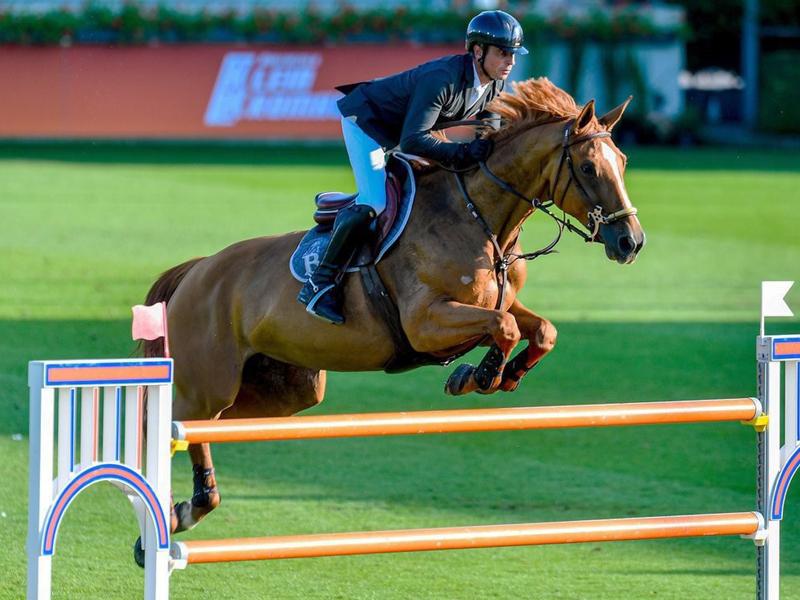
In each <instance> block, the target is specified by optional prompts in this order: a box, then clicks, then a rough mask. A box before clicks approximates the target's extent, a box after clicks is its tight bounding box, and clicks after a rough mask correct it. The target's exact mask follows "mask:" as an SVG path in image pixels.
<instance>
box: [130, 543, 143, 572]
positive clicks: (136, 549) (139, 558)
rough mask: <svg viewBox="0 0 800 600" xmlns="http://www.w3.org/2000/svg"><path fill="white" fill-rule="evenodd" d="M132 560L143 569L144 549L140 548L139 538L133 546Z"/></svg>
mask: <svg viewBox="0 0 800 600" xmlns="http://www.w3.org/2000/svg"><path fill="white" fill-rule="evenodd" d="M133 560H135V561H136V564H137V565H139V566H140V567H141V568H143V569H144V548H142V538H141V537H138V538H136V543H135V544H134V545H133Z"/></svg>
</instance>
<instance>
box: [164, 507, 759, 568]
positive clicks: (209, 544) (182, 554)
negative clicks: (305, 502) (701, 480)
mask: <svg viewBox="0 0 800 600" xmlns="http://www.w3.org/2000/svg"><path fill="white" fill-rule="evenodd" d="M760 523H761V517H760V515H759V514H758V513H754V512H742V513H720V514H709V515H686V516H670V517H643V518H634V519H602V520H592V521H563V522H555V523H527V524H519V525H483V526H478V527H442V528H437V529H400V530H396V531H367V532H362V533H325V534H314V535H295V536H280V537H262V538H233V539H227V540H207V541H190V542H176V543H175V544H174V547H173V558H176V559H179V560H186V561H187V562H188V563H212V562H230V561H244V560H273V559H281V558H314V557H319V556H345V555H351V554H379V553H385V552H420V551H428V550H458V549H462V548H491V547H498V546H536V545H543V544H573V543H578V542H615V541H624V540H648V539H658V538H679V537H700V536H710V535H751V534H753V533H755V532H756V531H757V530H758V528H759V525H760Z"/></svg>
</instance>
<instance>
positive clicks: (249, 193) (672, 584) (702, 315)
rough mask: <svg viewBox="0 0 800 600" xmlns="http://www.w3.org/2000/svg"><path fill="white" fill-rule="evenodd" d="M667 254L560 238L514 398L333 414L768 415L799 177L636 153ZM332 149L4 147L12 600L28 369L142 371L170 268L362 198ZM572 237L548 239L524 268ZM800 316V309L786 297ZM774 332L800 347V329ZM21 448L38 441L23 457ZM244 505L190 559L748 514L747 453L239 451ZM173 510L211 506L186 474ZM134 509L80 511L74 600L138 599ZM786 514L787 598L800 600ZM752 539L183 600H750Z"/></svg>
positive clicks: (549, 441) (471, 561) (747, 449)
mask: <svg viewBox="0 0 800 600" xmlns="http://www.w3.org/2000/svg"><path fill="white" fill-rule="evenodd" d="M628 154H629V155H630V167H629V173H628V176H627V182H628V187H629V192H630V195H631V198H632V199H633V200H634V203H635V204H636V205H637V206H638V207H639V209H640V217H641V220H642V224H643V226H644V227H645V229H646V231H647V234H648V246H647V248H646V249H645V250H644V252H643V253H642V255H641V257H640V260H638V261H637V262H636V263H635V264H634V265H633V266H629V267H621V266H619V265H616V264H614V263H611V262H609V261H608V260H607V259H605V257H604V255H603V252H602V250H601V249H600V248H599V247H586V246H585V245H584V244H583V243H582V242H580V241H579V240H578V239H573V238H571V237H570V238H565V239H564V241H563V242H562V244H561V245H560V246H559V250H560V253H559V254H558V255H555V256H550V257H546V258H542V259H540V260H538V261H537V262H535V263H534V264H533V265H531V270H530V276H529V283H528V285H527V287H526V289H525V291H524V293H523V300H524V301H525V302H526V303H527V304H528V305H529V306H531V307H532V308H534V310H536V311H537V312H540V313H541V314H543V315H545V316H548V317H549V318H551V319H552V320H553V321H554V322H555V323H556V326H557V327H558V328H559V332H560V338H559V344H558V347H557V349H556V351H555V352H554V353H553V354H552V355H551V356H550V357H548V358H547V360H546V361H545V362H543V363H542V364H541V365H540V366H539V367H537V370H536V371H535V372H534V373H532V374H531V376H530V378H529V379H528V380H526V382H525V383H524V384H523V385H522V387H521V389H520V391H518V392H517V393H516V394H513V395H502V396H493V397H480V396H474V397H466V398H459V399H453V398H449V397H445V396H444V395H442V393H441V387H442V383H443V381H444V379H445V378H446V376H447V373H448V372H449V370H450V369H448V370H443V369H436V368H426V369H421V370H418V371H414V372H411V373H407V374H404V375H398V376H391V377H389V376H386V375H383V374H380V373H374V374H373V373H370V374H339V373H334V374H332V375H331V376H330V379H329V386H328V390H329V393H328V396H327V398H326V401H325V403H323V405H322V406H320V407H319V408H317V409H314V412H320V413H322V412H328V413H337V412H366V411H377V410H421V409H434V408H446V407H478V406H506V405H507V406H512V405H520V406H521V405H545V404H562V403H563V404H577V403H589V402H604V401H605V402H626V401H635V400H667V399H689V398H704V397H705V398H712V397H726V396H731V395H736V396H738V395H751V394H753V393H754V392H755V390H754V387H755V365H754V357H753V346H754V336H755V335H756V333H757V318H758V303H759V282H760V281H761V280H762V279H798V280H800V266H799V265H800V263H799V262H798V258H800V242H798V239H797V227H798V217H797V214H798V213H797V207H798V201H800V195H798V191H797V190H798V189H800V154H798V153H786V152H783V153H773V152H753V151H748V152H735V151H719V150H688V151H687V150H683V151H674V150H650V149H638V148H634V149H630V150H629V152H628ZM351 187H352V180H351V176H350V174H349V171H348V169H347V167H346V164H345V157H344V154H343V152H342V151H341V150H340V149H339V148H337V147H330V148H321V149H319V148H315V149H309V148H277V149H270V148H263V147H257V146H253V147H224V146H221V147H213V148H208V147H206V148H192V147H172V148H165V147H156V146H154V147H146V146H144V147H141V146H140V147H137V146H126V145H97V144H84V145H72V146H63V145H30V146H25V145H10V146H9V145H7V146H0V210H1V211H2V212H0V214H2V219H0V279H1V280H2V282H3V285H2V286H0V350H2V351H0V383H2V386H0V407H2V408H3V415H4V418H3V419H2V420H0V456H2V457H3V460H2V461H0V481H3V482H4V484H3V486H2V487H0V544H2V546H3V547H4V548H6V549H7V551H6V554H5V556H4V557H3V559H2V560H0V564H2V566H3V567H4V568H3V577H1V578H0V598H3V599H5V598H19V597H22V595H23V591H22V590H23V589H24V583H25V552H24V538H25V534H26V528H27V491H26V490H27V483H26V482H27V443H26V442H27V435H26V433H27V390H26V372H25V369H26V362H27V361H28V360H31V359H42V358H80V357H84V358H85V357H117V356H127V355H129V354H130V353H131V352H132V349H133V345H132V343H131V342H130V341H129V340H128V338H127V336H128V332H129V320H128V315H129V307H130V306H131V305H132V304H135V303H138V302H140V301H141V299H142V297H143V296H144V293H145V291H146V289H147V288H148V286H149V284H150V282H151V281H152V280H153V278H154V277H155V276H156V275H157V274H158V273H159V272H160V271H162V270H163V269H165V268H167V267H169V266H171V265H173V264H175V263H177V262H179V261H182V260H184V259H186V258H189V257H191V256H196V255H203V254H208V253H212V252H215V251H216V250H218V249H220V248H221V247H223V246H225V245H227V244H229V243H231V242H233V241H235V240H238V239H242V238H246V237H250V236H256V235H262V234H271V233H278V232H282V231H288V230H293V229H300V228H305V227H307V226H308V224H309V222H310V215H311V212H312V202H311V201H312V196H313V194H314V192H316V191H319V190H322V189H335V188H339V189H350V188H351ZM551 235H552V226H551V225H550V224H549V223H548V222H547V221H546V220H545V219H542V218H540V217H535V218H534V219H533V220H532V222H531V223H530V224H529V225H528V226H526V229H525V234H524V236H525V237H524V241H525V247H526V249H532V248H534V247H536V246H537V245H544V244H545V243H546V242H547V241H549V239H550V236H551ZM789 300H790V302H793V303H794V306H795V308H796V309H797V308H800V290H797V289H796V290H793V292H792V294H790V297H789ZM769 329H770V331H774V332H800V323H799V322H798V320H796V319H783V320H777V319H776V320H773V321H771V322H770V325H769ZM18 434H22V435H23V437H22V439H19V435H18ZM215 458H216V466H217V472H218V476H219V480H220V486H221V491H222V497H223V504H222V506H221V507H220V509H219V510H218V511H216V512H215V513H214V514H213V515H212V516H210V517H209V518H208V519H207V520H206V521H205V522H204V523H203V524H202V525H201V526H200V527H198V529H197V530H196V531H194V532H191V533H190V534H188V535H186V536H185V538H188V539H191V538H194V539H208V538H218V537H230V536H260V535H269V534H290V533H306V532H328V531H347V530H354V531H355V530H362V529H365V530H368V529H383V528H406V527H432V526H447V525H466V524H488V523H504V522H529V521H530V522H533V521H546V520H561V519H583V518H601V517H623V516H637V515H643V516H644V515H656V514H683V513H694V512H698V513H699V512H722V511H740V510H750V509H752V508H753V504H754V500H753V496H754V482H753V479H754V474H753V473H754V471H753V469H754V464H755V444H754V436H753V434H752V431H749V430H748V429H747V428H744V427H740V426H738V425H733V424H709V425H686V426H667V427H656V428H644V427H641V428H640V427H637V428H618V429H608V430H604V429H598V430H572V431H550V432H516V433H492V434H473V435H467V434H463V435H462V434H454V435H446V436H421V437H397V438H386V439H357V440H337V441H310V442H289V443H278V444H246V445H227V446H220V447H218V448H216V450H215ZM174 465H175V469H174V471H175V472H174V477H173V481H174V489H175V494H176V497H180V498H183V497H185V496H187V495H188V494H189V493H190V485H191V482H190V476H189V466H188V464H187V461H186V458H185V457H178V458H176V460H175V462H174ZM126 504H127V501H126V500H125V499H124V497H123V496H122V495H121V494H119V493H118V492H117V491H116V490H114V489H113V488H110V486H98V487H97V488H95V489H92V490H91V491H89V492H87V493H86V494H85V495H82V496H81V497H79V498H78V500H77V501H76V502H75V503H74V505H73V506H72V507H71V508H70V510H69V512H68V513H67V516H66V518H65V521H64V523H63V526H62V528H61V530H60V535H59V539H58V546H57V551H56V558H55V560H54V598H76V597H83V598H103V599H106V598H132V597H139V596H140V595H141V589H142V581H143V579H142V572H141V571H140V570H139V569H138V568H136V567H135V565H134V564H133V561H132V560H131V552H130V546H131V544H132V542H133V540H134V539H135V537H136V535H137V533H136V526H135V524H134V519H133V518H132V511H131V510H130V508H128V507H127V506H126ZM797 508H798V495H797V493H796V491H794V492H791V493H790V494H789V500H788V504H787V510H786V513H787V519H786V522H785V527H784V535H783V540H782V544H783V549H784V557H783V559H784V560H783V574H784V579H783V597H784V598H790V599H791V598H795V599H797V598H800V553H798V552H797V551H796V548H797V545H798V542H800V525H798V520H797V519H796V516H797V512H798V511H797ZM753 557H754V551H753V547H752V544H751V543H750V542H748V541H743V540H739V539H736V538H717V539H713V538H711V539H688V540H670V541H662V542H634V543H617V544H584V545H575V546H549V547H539V548H516V549H491V550H472V551H460V552H441V553H421V554H398V555H392V556H372V557H350V558H325V559H315V560H308V561H283V562H280V561H276V562H269V563H258V562H256V563H239V564H229V565H214V566H197V567H194V568H190V569H189V570H187V571H184V572H178V573H176V574H174V576H173V577H172V582H171V585H172V589H173V594H174V597H176V598H184V597H192V596H195V595H201V596H203V597H204V596H207V595H212V596H219V595H223V594H224V595H226V596H227V597H230V598H248V599H249V598H266V597H274V598H347V599H350V598H359V599H372V598H404V599H405V598H515V597H534V598H543V599H551V598H552V599H556V598H559V599H560V598H591V599H604V600H605V599H608V600H610V599H617V598H655V597H657V598H662V599H665V598H676V599H678V598H680V599H685V598H693V599H694V598H697V599H705V598H709V599H712V598H713V599H717V598H725V599H739V598H741V599H744V598H752V597H753V589H754V577H753V571H754V561H753Z"/></svg>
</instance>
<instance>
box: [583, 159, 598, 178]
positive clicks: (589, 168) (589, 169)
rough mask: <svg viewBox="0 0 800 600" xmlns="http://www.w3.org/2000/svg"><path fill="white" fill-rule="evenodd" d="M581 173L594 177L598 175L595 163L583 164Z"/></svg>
mask: <svg viewBox="0 0 800 600" xmlns="http://www.w3.org/2000/svg"><path fill="white" fill-rule="evenodd" d="M581 173H583V174H584V175H589V176H590V177H594V176H595V175H596V173H595V170H594V165H593V164H592V163H590V162H585V163H583V164H582V165H581Z"/></svg>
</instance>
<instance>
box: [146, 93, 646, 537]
mask: <svg viewBox="0 0 800 600" xmlns="http://www.w3.org/2000/svg"><path fill="white" fill-rule="evenodd" d="M513 87H514V93H504V94H501V95H500V96H499V97H498V98H497V99H495V100H494V101H493V103H492V105H491V106H490V107H489V109H490V110H491V111H493V112H495V113H498V114H499V115H500V116H501V119H502V121H501V125H500V127H499V128H497V129H487V130H485V131H483V132H482V133H481V135H484V136H486V137H487V138H489V139H491V140H492V142H493V144H494V151H493V152H492V154H491V156H490V157H489V158H488V160H487V161H486V162H485V163H483V164H481V165H480V168H478V169H472V170H468V171H466V172H463V173H457V174H455V175H454V174H452V173H451V172H448V171H447V170H445V169H442V168H433V169H428V170H427V171H424V172H420V173H418V174H417V175H416V185H417V197H416V201H415V204H414V207H413V211H412V213H411V215H410V218H409V220H408V223H407V226H406V229H405V231H404V232H403V234H402V236H401V237H400V239H399V240H398V242H397V244H396V246H395V247H394V248H393V249H392V250H391V252H389V253H388V254H387V255H386V256H385V257H384V258H383V260H382V261H381V262H380V263H379V264H378V265H377V271H378V273H379V275H380V277H381V278H382V279H383V281H384V283H385V288H386V290H388V294H389V295H390V296H391V297H392V298H393V299H394V301H395V304H396V307H397V313H398V314H399V320H400V323H401V326H402V329H403V332H404V334H405V336H406V338H407V340H408V342H409V343H410V346H411V347H412V348H413V350H414V351H416V352H418V353H425V355H427V356H429V357H432V358H433V359H436V360H438V359H441V361H445V360H447V359H449V358H452V357H453V356H458V355H461V354H463V353H464V352H466V351H468V350H470V349H472V348H473V347H475V346H476V345H478V344H482V345H491V350H490V351H489V353H488V354H487V356H486V358H485V359H484V360H483V361H482V363H481V364H480V365H479V366H478V367H473V366H472V365H461V366H460V367H459V368H458V369H456V371H455V372H454V373H453V375H452V376H451V377H450V379H449V380H448V383H447V387H446V391H447V392H448V393H451V394H464V393H468V392H472V391H478V392H481V393H484V394H491V393H494V392H497V391H513V390H514V389H516V388H517V386H518V385H519V382H520V380H521V378H522V377H523V376H524V375H525V374H526V373H527V372H528V371H530V369H531V368H533V367H534V366H535V365H536V364H537V363H538V362H539V361H540V360H541V359H542V358H543V357H544V356H545V355H546V354H547V353H549V352H550V351H551V350H552V349H553V347H554V345H555V342H556V335H557V334H556V329H555V327H554V326H553V324H552V323H551V322H550V321H549V320H547V319H546V318H544V317H542V316H540V315H538V314H536V313H535V312H533V311H531V310H530V309H529V308H527V307H526V306H524V305H523V304H522V302H520V300H519V298H518V297H517V292H518V290H520V289H521V288H522V286H523V285H524V284H525V278H526V262H525V260H521V259H519V260H517V259H518V258H520V257H523V256H524V255H522V249H521V247H520V244H519V240H518V238H519V233H520V228H521V226H522V224H523V223H524V222H525V220H526V219H527V218H528V217H530V216H531V214H533V213H534V212H535V211H536V209H541V210H542V211H547V213H548V214H549V215H550V216H552V217H553V218H555V219H557V220H558V221H559V223H560V225H559V226H560V227H562V228H563V227H564V226H567V227H569V228H571V229H573V230H575V231H581V232H582V230H579V229H578V228H577V227H576V226H575V225H573V224H572V223H571V222H569V221H567V220H565V219H566V218H567V217H566V215H567V214H568V215H571V216H572V217H573V218H574V219H576V220H577V221H579V222H581V223H582V224H583V225H584V226H586V227H587V228H588V231H589V232H590V233H582V235H583V236H584V237H585V238H586V239H587V240H589V241H596V242H600V243H602V244H603V246H604V247H605V252H606V254H607V256H608V258H610V259H612V260H615V261H617V262H619V263H622V264H628V263H631V262H633V261H634V259H635V258H636V256H637V254H638V253H639V251H640V250H641V249H642V247H643V246H644V244H645V235H644V232H643V230H642V227H641V225H640V223H639V220H638V218H637V216H636V210H635V209H634V208H633V207H632V205H631V202H630V200H629V198H628V195H627V192H626V190H625V185H624V181H623V173H624V171H625V166H626V161H627V159H626V157H625V155H624V154H622V152H621V151H620V150H619V149H618V148H617V147H616V145H615V144H614V142H613V141H612V139H611V137H610V132H611V130H612V128H613V127H614V125H615V124H616V123H617V122H618V121H619V119H620V118H621V116H622V114H623V112H624V111H625V108H626V107H627V105H628V102H629V101H630V98H629V99H628V100H627V101H625V102H624V103H622V104H621V105H619V106H618V107H616V108H614V109H613V110H611V111H609V112H608V113H606V114H604V115H602V116H600V117H598V116H596V115H595V108H594V101H593V100H592V101H590V102H588V103H587V104H586V105H584V106H582V107H579V106H578V105H577V104H576V102H575V100H574V99H573V98H572V96H570V95H569V94H568V93H567V92H565V91H564V90H562V89H560V88H558V87H557V86H555V85H554V84H552V83H551V82H550V81H548V80H547V79H546V78H539V79H530V80H527V81H524V82H518V83H516V84H515V85H514V86H513ZM540 198H545V199H547V201H541V200H539V199H540ZM465 205H466V206H468V207H470V209H469V210H468V209H467V208H465ZM548 206H555V207H556V208H558V209H560V210H562V211H563V212H564V217H563V218H562V217H558V216H556V215H555V214H554V213H553V212H551V211H549V210H548ZM304 233H305V232H294V233H287V234H284V235H277V236H270V237H259V238H256V239H250V240H245V241H241V242H238V243H235V244H233V245H231V246H229V247H227V248H225V249H223V250H221V251H220V252H219V253H217V254H215V255H213V256H209V257H204V258H195V259H193V260H189V261H187V262H184V263H183V264H180V265H177V266H175V267H173V268H171V269H169V270H168V271H166V272H165V273H163V274H162V275H161V276H160V277H159V279H158V280H157V281H156V282H155V283H154V284H153V286H152V288H151V289H150V291H149V293H148V295H147V299H146V302H147V304H154V303H156V302H161V301H165V302H166V303H167V315H168V319H167V320H168V327H169V338H170V340H171V346H172V352H173V355H172V358H173V359H174V361H175V371H174V372H175V399H174V405H173V407H174V408H173V415H174V418H175V419H176V420H193V419H219V418H223V419H224V418H244V417H273V416H274V417H278V416H289V415H293V414H295V413H297V412H299V411H301V410H304V409H307V408H310V407H312V406H315V405H317V404H319V403H320V402H322V399H323V397H324V394H325V383H326V371H328V370H332V371H378V370H382V369H384V368H385V366H386V364H387V362H388V361H390V360H391V358H392V356H393V354H394V352H395V342H394V338H393V336H392V335H391V333H390V331H389V328H388V327H387V325H386V323H385V321H384V320H383V319H382V318H381V317H380V315H379V314H377V313H376V312H375V310H374V309H373V307H372V306H371V305H370V301H369V299H368V297H367V294H366V292H365V286H364V284H363V282H362V281H361V280H360V279H359V278H358V277H356V276H353V275H352V274H350V275H347V276H346V277H345V279H344V281H343V283H342V286H343V295H344V307H345V314H346V318H347V320H346V323H345V324H343V325H339V326H334V325H330V324H327V323H324V322H322V321H319V320H318V319H315V318H314V317H312V316H311V315H309V314H308V313H306V311H305V310H304V307H303V306H302V305H300V304H299V303H298V302H297V300H296V296H297V293H298V291H299V290H300V284H299V283H298V282H297V281H296V280H295V279H294V278H293V277H291V276H290V274H289V267H288V262H289V257H290V255H291V254H292V252H293V250H294V249H295V247H296V246H297V245H298V242H299V241H300V239H301V238H302V236H303V235H304ZM546 251H549V248H548V249H546V250H543V252H546ZM523 339H524V340H526V341H527V347H526V348H525V349H523V350H522V351H520V353H519V354H518V355H517V356H515V357H514V358H513V359H511V360H509V359H510V358H511V353H512V351H513V349H514V348H515V347H516V346H517V344H518V343H519V342H520V341H521V340H523ZM144 353H145V356H163V342H162V341H160V340H159V341H152V342H146V343H145V345H144ZM189 454H190V457H191V459H192V462H193V472H194V495H193V496H192V499H191V500H189V501H183V502H180V503H178V504H174V505H173V511H172V530H173V532H175V533H177V532H180V531H184V530H187V529H190V528H192V527H194V526H195V525H196V524H197V523H198V522H199V521H200V520H201V519H202V518H203V517H205V516H206V515H207V514H208V513H210V512H211V511H212V510H213V509H214V508H216V507H217V506H218V505H219V503H220V494H219V491H218V489H217V485H216V478H215V474H214V469H213V463H212V457H211V451H210V447H209V444H196V445H192V446H190V447H189Z"/></svg>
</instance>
